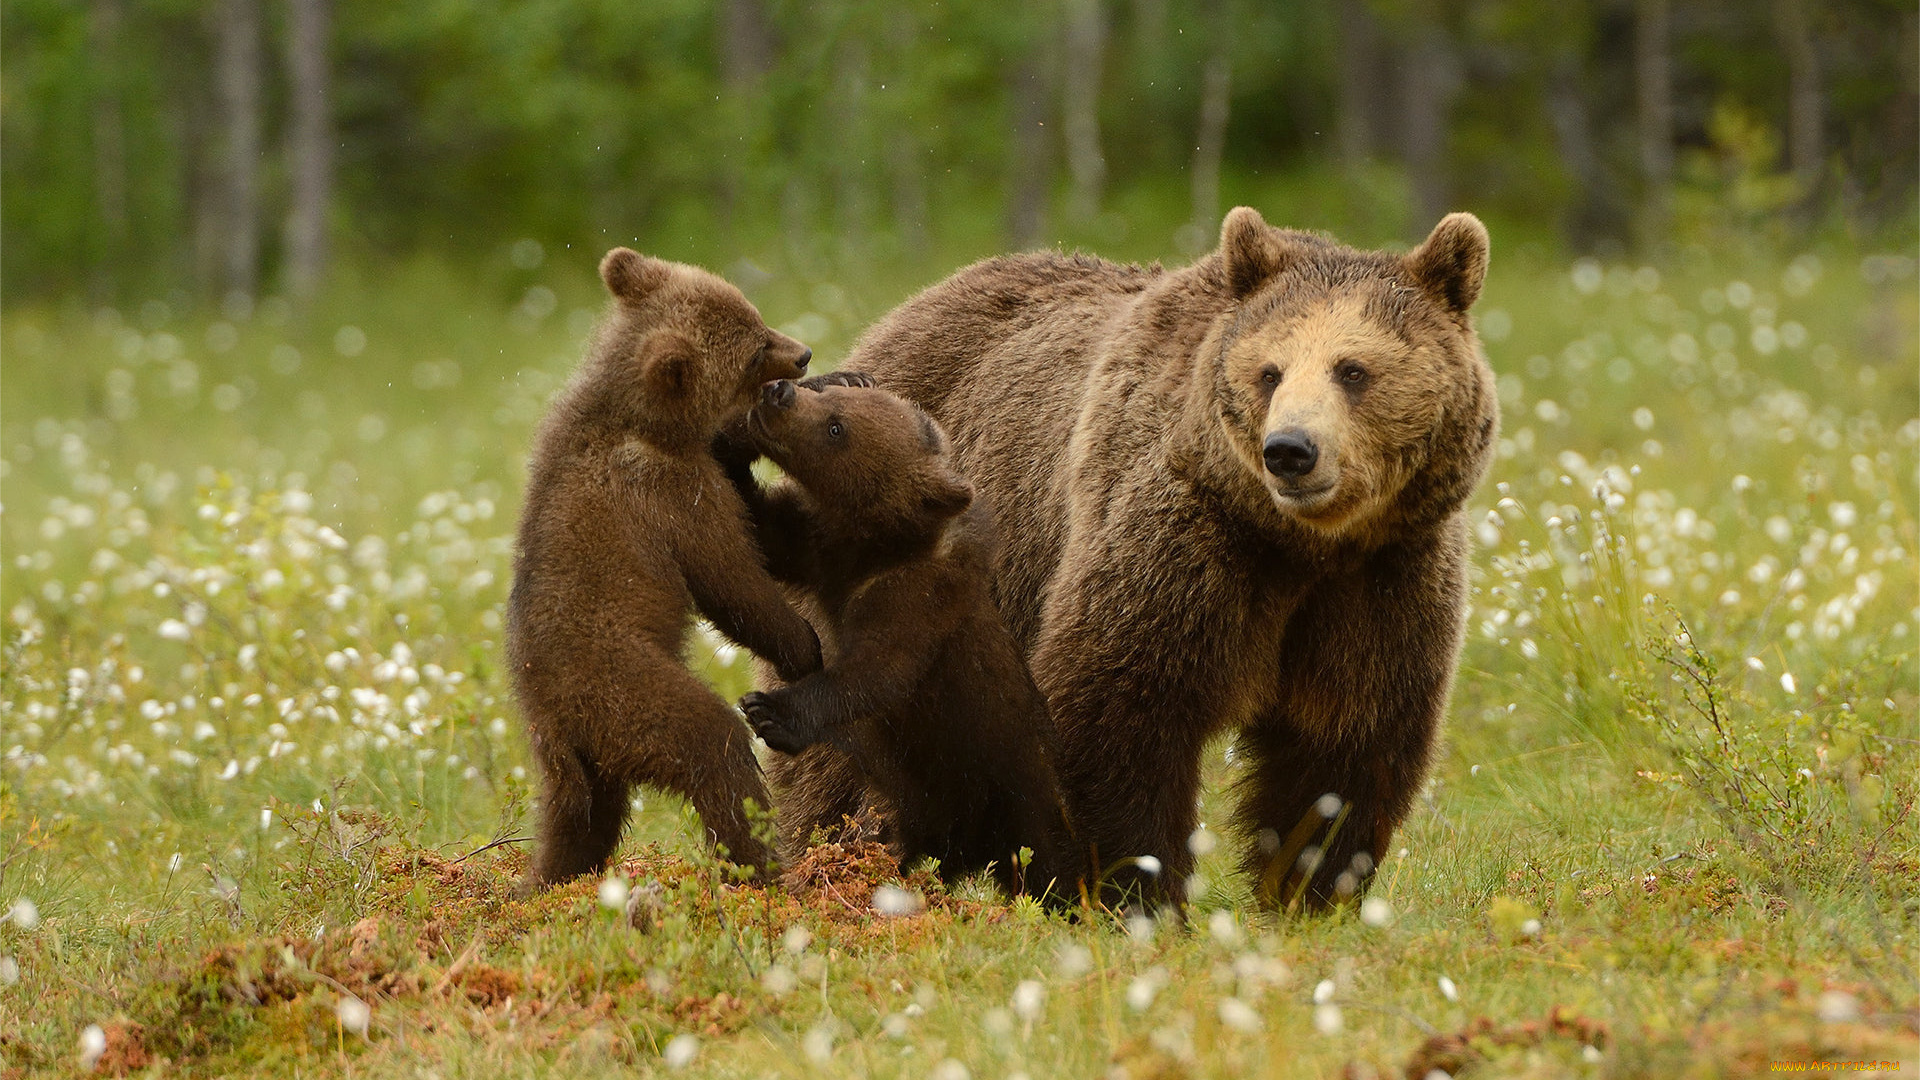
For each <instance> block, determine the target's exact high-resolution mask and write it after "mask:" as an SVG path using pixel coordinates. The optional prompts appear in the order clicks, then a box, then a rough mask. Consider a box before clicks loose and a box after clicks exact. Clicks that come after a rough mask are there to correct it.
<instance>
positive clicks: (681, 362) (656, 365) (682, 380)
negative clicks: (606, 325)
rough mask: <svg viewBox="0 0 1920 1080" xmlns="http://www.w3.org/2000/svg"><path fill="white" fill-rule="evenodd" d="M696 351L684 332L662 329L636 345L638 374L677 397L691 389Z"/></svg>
mask: <svg viewBox="0 0 1920 1080" xmlns="http://www.w3.org/2000/svg"><path fill="white" fill-rule="evenodd" d="M699 363H700V355H699V353H697V352H696V351H695V350H694V347H693V342H691V341H688V340H687V339H686V337H685V336H684V335H681V334H677V333H674V332H673V331H671V330H665V331H662V332H660V333H657V334H654V335H652V336H651V337H649V338H647V340H646V343H645V344H643V345H641V346H640V377H641V378H642V379H645V380H646V383H647V385H648V386H649V387H652V388H653V390H654V391H655V392H657V393H660V394H663V395H665V396H667V397H681V396H684V395H685V394H686V393H687V392H688V391H689V390H692V389H693V379H694V374H695V372H696V371H697V370H698V367H697V365H698V364H699Z"/></svg>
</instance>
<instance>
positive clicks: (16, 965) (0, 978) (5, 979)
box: [0, 956, 20, 986]
mask: <svg viewBox="0 0 1920 1080" xmlns="http://www.w3.org/2000/svg"><path fill="white" fill-rule="evenodd" d="M19 983H20V961H18V960H15V959H14V958H13V957H11V956H0V986H17V985H19Z"/></svg>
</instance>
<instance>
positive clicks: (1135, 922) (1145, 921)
mask: <svg viewBox="0 0 1920 1080" xmlns="http://www.w3.org/2000/svg"><path fill="white" fill-rule="evenodd" d="M1156 927H1157V924H1156V923H1155V922H1154V921H1153V919H1152V918H1150V917H1149V916H1146V915H1143V914H1141V913H1140V912H1137V911H1136V912H1134V913H1133V914H1131V915H1129V916H1127V921H1126V928H1127V936H1128V937H1130V938H1132V939H1133V943H1134V944H1135V945H1151V944H1153V933H1154V930H1155V929H1156Z"/></svg>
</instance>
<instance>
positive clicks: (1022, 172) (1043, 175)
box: [1007, 54, 1052, 250]
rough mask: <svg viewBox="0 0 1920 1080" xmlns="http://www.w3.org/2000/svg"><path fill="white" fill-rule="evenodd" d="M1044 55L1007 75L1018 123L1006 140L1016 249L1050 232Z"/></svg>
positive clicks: (1020, 63)
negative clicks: (1048, 220)
mask: <svg viewBox="0 0 1920 1080" xmlns="http://www.w3.org/2000/svg"><path fill="white" fill-rule="evenodd" d="M1041 70H1042V68H1041V63H1040V57H1039V56H1037V55H1032V54H1029V55H1027V56H1024V57H1022V58H1020V60H1019V61H1018V62H1017V63H1015V64H1014V66H1013V67H1012V69H1011V70H1010V71H1009V72H1008V74H1007V83H1008V86H1007V96H1008V99H1009V105H1010V106H1011V108H1010V109H1009V110H1008V111H1009V115H1010V117H1011V119H1012V122H1013V132H1012V137H1011V138H1009V139H1008V140H1007V149H1008V152H1009V153H1010V154H1011V157H1010V158H1009V159H1008V165H1009V170H1008V178H1007V179H1008V183H1007V237H1008V239H1010V240H1011V241H1012V242H1013V246H1014V247H1015V248H1019V249H1022V250H1024V249H1027V248H1031V247H1034V246H1035V245H1037V244H1039V242H1040V238H1041V236H1042V235H1044V234H1045V232H1046V220H1047V189H1048V188H1049V187H1051V186H1052V185H1051V173H1052V170H1051V168H1050V164H1051V159H1050V157H1049V155H1048V153H1047V150H1048V140H1047V126H1046V125H1047V97H1048V95H1047V86H1046V80H1045V79H1044V78H1043V77H1042V76H1041V74H1040V73H1041Z"/></svg>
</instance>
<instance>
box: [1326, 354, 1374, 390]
mask: <svg viewBox="0 0 1920 1080" xmlns="http://www.w3.org/2000/svg"><path fill="white" fill-rule="evenodd" d="M1333 375H1334V378H1336V379H1339V380H1340V382H1341V384H1342V385H1345V386H1361V385H1363V384H1365V383H1366V381H1367V369H1366V368H1364V367H1362V366H1360V365H1359V364H1356V363H1354V362H1353V361H1351V360H1349V361H1347V362H1346V363H1344V364H1341V365H1340V366H1339V367H1338V368H1336V369H1334V373H1333Z"/></svg>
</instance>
